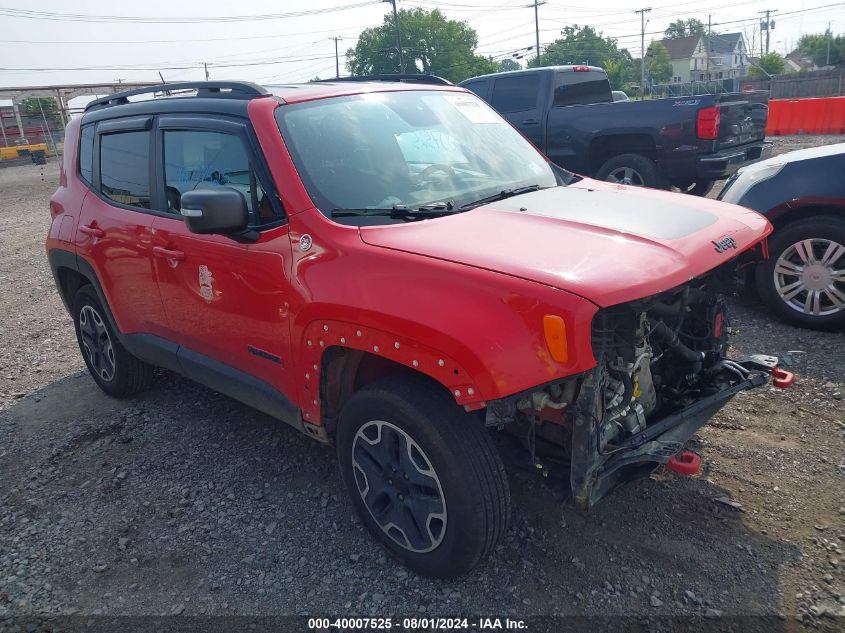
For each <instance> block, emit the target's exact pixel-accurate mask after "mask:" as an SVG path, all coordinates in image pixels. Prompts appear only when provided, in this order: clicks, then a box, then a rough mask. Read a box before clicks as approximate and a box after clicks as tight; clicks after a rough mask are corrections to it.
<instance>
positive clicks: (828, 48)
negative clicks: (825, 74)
mask: <svg viewBox="0 0 845 633" xmlns="http://www.w3.org/2000/svg"><path fill="white" fill-rule="evenodd" d="M830 35H831V34H830V20H828V21H827V61H826V62H825V66H830Z"/></svg>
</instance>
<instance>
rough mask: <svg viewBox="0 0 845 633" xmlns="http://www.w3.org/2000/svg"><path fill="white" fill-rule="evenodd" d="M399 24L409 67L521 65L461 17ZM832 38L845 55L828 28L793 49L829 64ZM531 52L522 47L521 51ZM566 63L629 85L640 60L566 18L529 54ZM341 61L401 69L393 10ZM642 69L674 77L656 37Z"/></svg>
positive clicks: (767, 68) (685, 32) (677, 24)
mask: <svg viewBox="0 0 845 633" xmlns="http://www.w3.org/2000/svg"><path fill="white" fill-rule="evenodd" d="M399 24H400V29H401V36H402V52H403V56H404V62H405V72H406V73H426V74H433V75H438V76H440V77H443V78H445V79H448V80H449V81H452V82H454V83H458V82H460V81H463V80H464V79H468V78H469V77H474V76H477V75H484V74H488V73H495V72H503V71H508V70H517V69H519V68H521V65H520V64H519V62H518V61H516V60H515V59H514V58H513V57H512V56H507V57H504V58H503V59H494V58H492V57H485V56H483V55H479V54H477V52H476V49H477V47H478V35H477V34H476V32H475V30H474V29H473V28H471V27H470V26H469V25H468V24H467V23H466V22H463V21H459V20H450V19H448V18H447V17H446V16H445V15H444V14H443V13H442V12H441V11H439V10H438V9H434V10H431V11H429V10H425V9H419V8H415V9H401V10H400V11H399ZM706 32H707V28H706V26H705V25H704V24H703V23H702V22H701V21H700V20H697V19H695V18H689V19H678V20H675V21H674V22H672V23H671V24H670V25H669V27H668V28H667V29H666V31H665V37H666V38H668V39H672V38H681V37H689V36H693V35H703V34H705V33H706ZM828 44H830V64H831V65H842V64H843V61H845V37H843V36H837V37H835V38H834V37H832V36H830V34H818V35H804V36H803V37H802V38H801V40H800V41H799V44H798V51H799V52H801V54H802V55H806V56H808V57H810V58H812V59H813V61H814V62H815V63H816V64H817V65H819V66H824V65H826V64H827V50H828ZM518 54H519V55H520V56H522V55H529V54H530V53H528V52H527V50H526V49H523V50H522V51H521V52H520V53H518ZM567 64H589V65H592V66H600V67H602V68H604V69H605V70H606V71H607V75H608V78H609V79H610V83H611V85H612V86H613V88H614V89H616V90H631V89H632V88H633V87H634V86H638V85H639V83H640V76H641V64H642V60H641V59H639V58H637V57H634V56H633V55H632V54H631V52H630V51H629V50H628V49H627V48H620V46H619V44H618V42H617V40H616V39H614V38H612V37H607V36H605V35H604V34H603V33H602V32H601V31H596V29H594V28H593V27H591V26H588V25H585V26H579V25H574V26H567V27H564V28H563V29H562V31H561V35H560V37H558V38H557V39H556V40H555V41H554V42H552V43H551V44H549V45H547V46H546V47H545V49H544V50H543V51H542V52H541V54H540V56H539V57H537V56H536V55H533V56H531V57H529V59H528V60H527V66H528V67H529V68H536V67H539V66H554V65H567ZM346 67H347V70H348V71H349V72H350V73H351V74H353V75H374V74H388V73H398V72H399V71H400V68H399V55H398V51H397V42H396V29H395V25H394V22H393V14H392V13H387V14H385V16H384V20H383V22H382V24H380V25H378V26H374V27H371V28H368V29H364V31H363V32H362V33H361V35H360V37H359V39H358V42H357V44H356V45H355V46H354V47H352V48H350V49H348V50H347V52H346ZM784 69H785V61H784V58H783V57H782V56H781V55H780V54H778V53H775V52H772V53H768V54H766V55H763V56H762V57H761V58H760V59H759V60H756V61H755V63H754V65H752V66H751V68H750V70H749V72H750V74H752V75H753V74H755V73H756V74H772V75H773V74H778V73H782V72H784ZM645 70H646V74H647V76H648V78H649V80H650V81H651V82H654V83H663V82H667V81H670V80H671V78H672V61H671V58H670V56H669V51H668V50H667V48H666V46H664V45H663V44H662V43H661V42H659V41H653V42H651V43H650V44H649V46H648V48H647V49H646V54H645Z"/></svg>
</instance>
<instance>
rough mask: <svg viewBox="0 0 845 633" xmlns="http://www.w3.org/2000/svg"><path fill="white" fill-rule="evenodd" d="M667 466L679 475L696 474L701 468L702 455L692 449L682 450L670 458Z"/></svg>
mask: <svg viewBox="0 0 845 633" xmlns="http://www.w3.org/2000/svg"><path fill="white" fill-rule="evenodd" d="M666 468H668V469H669V470H671V471H672V472H674V473H678V474H679V475H695V474H696V473H697V472H698V470H699V469H700V468H701V455H697V454H696V453H693V452H692V451H681V453H679V454H678V455H672V457H670V458H669V461H668V462H666Z"/></svg>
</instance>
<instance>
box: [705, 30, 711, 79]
mask: <svg viewBox="0 0 845 633" xmlns="http://www.w3.org/2000/svg"><path fill="white" fill-rule="evenodd" d="M710 33H711V21H710V14H709V13H708V14H707V37H706V38H705V39H704V42H705V44H706V45H705V47H704V55H705V58H704V59H705V64H706V67H707V70H706V71H705V72H706V73H707V74H706V75H705V77H707V81H710Z"/></svg>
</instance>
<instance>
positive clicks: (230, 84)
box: [85, 81, 270, 112]
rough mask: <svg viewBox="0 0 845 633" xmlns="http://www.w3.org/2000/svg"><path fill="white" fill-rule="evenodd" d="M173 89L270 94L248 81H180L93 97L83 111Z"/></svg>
mask: <svg viewBox="0 0 845 633" xmlns="http://www.w3.org/2000/svg"><path fill="white" fill-rule="evenodd" d="M173 90H196V91H197V97H216V98H223V99H252V98H254V97H264V96H267V95H269V94H270V93H269V92H267V91H266V90H265V89H264V88H262V87H261V86H259V85H256V84H254V83H250V82H248V81H182V82H177V83H170V84H168V83H162V84H151V85H150V86H147V87H146V88H135V89H134V90H124V91H123V92H116V93H115V94H113V95H107V96H105V97H101V98H99V99H94V100H93V101H91V102H90V103H89V104H88V105H87V106H85V112H88V111H89V110H99V109H100V108H107V107H109V106H116V105H123V104H126V103H129V97H134V96H135V95H142V94H150V93H154V92H166V93H168V94H169V93H170V92H171V91H173ZM224 91H225V92H224Z"/></svg>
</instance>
